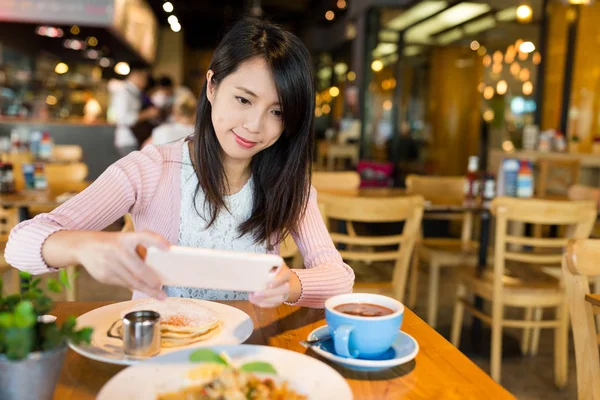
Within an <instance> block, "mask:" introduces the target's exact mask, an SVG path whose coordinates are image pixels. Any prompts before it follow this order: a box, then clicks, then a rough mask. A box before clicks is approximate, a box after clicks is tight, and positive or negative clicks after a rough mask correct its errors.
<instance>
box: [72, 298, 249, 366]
mask: <svg viewBox="0 0 600 400" xmlns="http://www.w3.org/2000/svg"><path fill="white" fill-rule="evenodd" d="M191 300H193V301H195V302H197V303H198V305H200V306H203V307H206V308H210V309H211V310H214V311H216V312H217V313H218V314H219V316H220V317H221V321H222V325H221V331H220V332H219V334H217V335H215V336H213V337H211V338H210V339H208V340H205V341H200V342H196V343H192V344H190V345H187V346H181V347H172V348H163V349H162V352H161V354H167V353H171V352H174V351H177V350H181V349H187V348H197V347H206V346H215V345H223V344H239V343H243V342H244V341H245V340H246V339H248V338H249V337H250V335H251V334H252V331H253V330H254V324H253V323H252V319H250V317H249V316H248V314H246V313H245V312H243V311H240V310H238V309H237V308H234V307H231V306H228V305H225V304H220V303H214V302H211V301H204V300H195V299H191ZM141 301H145V299H139V300H130V301H124V302H121V303H116V304H111V305H108V306H104V307H100V308H97V309H95V310H92V311H90V312H87V313H85V314H83V315H82V316H80V317H79V318H77V327H78V328H81V327H84V326H91V327H92V328H94V333H93V335H92V342H91V344H90V345H75V344H73V343H69V346H70V347H71V348H72V349H73V350H74V351H76V352H77V353H79V354H81V355H82V356H84V357H88V358H91V359H92V360H96V361H101V362H105V363H109V364H119V365H133V364H137V363H139V362H141V361H145V360H147V359H148V358H146V357H144V358H141V357H131V356H128V355H126V354H125V353H124V352H123V343H122V342H121V340H120V339H113V338H109V337H108V336H107V335H106V331H107V330H108V328H109V327H110V326H111V324H112V323H113V322H115V321H116V320H118V319H120V318H121V312H122V311H124V310H127V309H129V308H131V307H133V306H134V305H135V304H137V303H139V302H141Z"/></svg>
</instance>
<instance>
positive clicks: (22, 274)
mask: <svg viewBox="0 0 600 400" xmlns="http://www.w3.org/2000/svg"><path fill="white" fill-rule="evenodd" d="M19 278H21V279H23V280H30V279H31V274H30V273H29V272H25V271H19Z"/></svg>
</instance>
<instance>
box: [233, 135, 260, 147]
mask: <svg viewBox="0 0 600 400" xmlns="http://www.w3.org/2000/svg"><path fill="white" fill-rule="evenodd" d="M231 132H232V133H233V138H234V139H235V141H236V142H237V144H239V145H240V146H242V147H243V148H245V149H251V148H252V147H254V146H256V144H257V143H256V142H251V141H249V140H246V139H243V138H241V137H239V136H238V135H236V133H235V132H233V131H231Z"/></svg>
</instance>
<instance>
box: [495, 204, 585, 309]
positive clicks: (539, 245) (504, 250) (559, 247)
mask: <svg viewBox="0 0 600 400" xmlns="http://www.w3.org/2000/svg"><path fill="white" fill-rule="evenodd" d="M491 210H492V214H493V215H494V216H495V217H496V231H495V235H496V238H495V245H494V300H498V301H500V300H501V298H502V297H501V296H502V288H503V284H504V280H503V274H504V270H505V266H506V261H512V262H518V263H522V264H532V265H537V266H544V267H549V266H550V267H551V266H560V264H561V261H562V252H563V250H564V248H565V247H566V245H567V243H568V241H569V239H570V238H574V239H586V238H588V237H589V235H590V233H591V231H592V227H593V224H594V221H595V220H596V213H597V211H596V205H595V203H594V202H593V201H561V200H538V199H517V198H512V197H499V198H496V199H494V200H493V201H492V204H491ZM510 222H517V223H524V224H527V223H529V224H541V225H559V226H560V225H562V226H566V227H567V229H565V236H564V237H558V238H541V237H540V238H537V237H536V238H531V237H525V236H524V235H519V234H518V233H512V232H511V233H509V229H508V226H509V223H510Z"/></svg>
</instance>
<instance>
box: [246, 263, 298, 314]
mask: <svg viewBox="0 0 600 400" xmlns="http://www.w3.org/2000/svg"><path fill="white" fill-rule="evenodd" d="M301 291H302V287H301V285H300V280H299V279H298V276H297V275H296V274H294V273H293V272H292V270H291V269H289V268H288V266H287V265H285V264H283V266H282V267H281V268H280V270H279V272H278V273H277V275H275V277H274V278H273V279H272V280H271V282H269V286H268V288H267V289H265V290H263V291H261V292H254V293H250V297H249V300H250V302H251V303H253V304H255V305H257V306H259V307H263V308H270V307H278V306H279V305H281V304H282V303H283V302H285V301H288V302H290V303H295V302H296V301H297V300H298V298H299V297H300V293H301Z"/></svg>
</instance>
